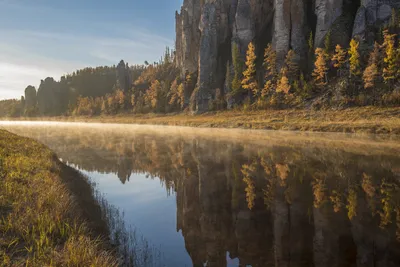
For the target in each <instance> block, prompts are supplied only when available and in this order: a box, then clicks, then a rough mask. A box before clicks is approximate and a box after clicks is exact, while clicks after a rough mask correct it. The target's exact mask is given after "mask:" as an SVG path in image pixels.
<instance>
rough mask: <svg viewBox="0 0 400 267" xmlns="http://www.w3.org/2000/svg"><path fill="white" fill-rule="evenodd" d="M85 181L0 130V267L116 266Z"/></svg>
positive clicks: (30, 143)
mask: <svg viewBox="0 0 400 267" xmlns="http://www.w3.org/2000/svg"><path fill="white" fill-rule="evenodd" d="M92 193H93V192H92V188H91V185H90V184H89V183H88V181H87V180H86V179H85V178H84V177H82V176H81V174H80V173H79V172H77V171H75V170H74V169H72V168H70V167H68V166H66V165H65V164H63V163H61V162H60V161H59V160H58V159H57V157H56V155H55V154H54V153H53V152H52V151H50V150H49V149H48V148H46V147H45V146H43V145H41V144H39V143H38V142H36V141H34V140H32V139H29V138H23V137H19V136H17V135H14V134H11V133H9V132H7V131H4V130H0V266H23V265H26V266H117V260H116V257H115V255H114V253H112V252H111V245H109V242H108V241H107V238H106V237H107V236H108V233H109V232H108V228H107V224H106V222H104V221H103V220H102V215H101V209H100V206H99V205H98V204H97V203H96V201H95V199H94V198H93V195H92Z"/></svg>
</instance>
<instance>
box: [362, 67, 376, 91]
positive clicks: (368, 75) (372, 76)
mask: <svg viewBox="0 0 400 267" xmlns="http://www.w3.org/2000/svg"><path fill="white" fill-rule="evenodd" d="M377 77H378V67H377V66H376V64H372V65H369V66H368V67H366V68H365V70H364V73H363V80H364V88H365V89H368V88H373V87H374V86H375V81H376V79H377Z"/></svg>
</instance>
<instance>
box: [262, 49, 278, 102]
mask: <svg viewBox="0 0 400 267" xmlns="http://www.w3.org/2000/svg"><path fill="white" fill-rule="evenodd" d="M263 65H264V69H265V76H264V81H265V83H264V88H263V89H262V91H261V96H262V97H266V96H267V95H268V94H270V93H271V92H272V90H273V88H274V86H275V85H276V79H277V69H276V52H275V50H274V49H273V48H272V45H271V44H268V46H267V47H266V48H265V51H264V63H263Z"/></svg>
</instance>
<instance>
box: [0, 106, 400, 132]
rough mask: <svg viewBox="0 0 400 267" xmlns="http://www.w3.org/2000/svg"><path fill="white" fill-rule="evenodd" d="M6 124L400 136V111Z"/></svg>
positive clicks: (288, 112) (254, 113)
mask: <svg viewBox="0 0 400 267" xmlns="http://www.w3.org/2000/svg"><path fill="white" fill-rule="evenodd" d="M7 120H15V121H60V122H95V123H121V124H148V125H164V126H189V127H201V128H239V129H258V130H284V131H309V132H342V133H368V134H389V135H400V107H393V108H383V107H357V108H347V109H343V110H319V111H313V110H304V109H300V110H294V109H289V110H267V111H247V112H243V111H220V112H208V113H204V114H200V115H190V114H185V113H175V114H143V115H142V114H130V113H125V114H117V115H107V116H78V117H73V116H56V117H33V118H30V117H29V118H28V117H24V118H7Z"/></svg>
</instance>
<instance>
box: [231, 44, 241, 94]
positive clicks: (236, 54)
mask: <svg viewBox="0 0 400 267" xmlns="http://www.w3.org/2000/svg"><path fill="white" fill-rule="evenodd" d="M232 63H233V70H234V76H233V80H232V93H233V94H236V93H239V92H240V91H241V90H242V85H241V81H242V74H243V61H242V58H241V55H240V51H239V47H238V45H237V44H235V43H234V44H233V46H232Z"/></svg>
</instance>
